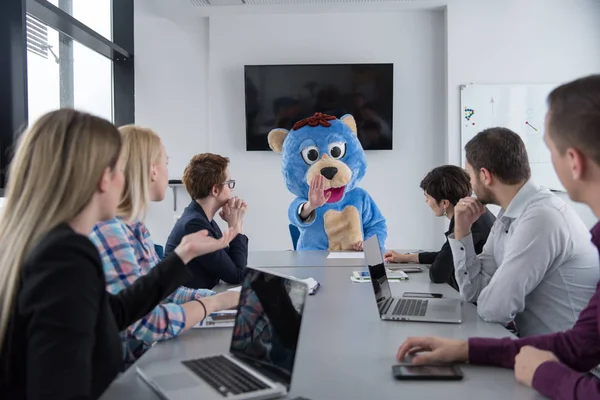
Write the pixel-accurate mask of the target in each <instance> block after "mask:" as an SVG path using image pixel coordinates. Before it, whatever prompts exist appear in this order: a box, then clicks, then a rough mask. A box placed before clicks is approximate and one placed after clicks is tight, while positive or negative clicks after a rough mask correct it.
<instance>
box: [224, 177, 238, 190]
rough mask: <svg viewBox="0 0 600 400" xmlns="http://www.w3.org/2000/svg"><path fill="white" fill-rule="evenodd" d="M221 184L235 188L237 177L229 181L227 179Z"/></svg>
mask: <svg viewBox="0 0 600 400" xmlns="http://www.w3.org/2000/svg"><path fill="white" fill-rule="evenodd" d="M221 185H227V186H229V189H233V188H234V187H235V179H230V180H228V181H225V182H223V183H221Z"/></svg>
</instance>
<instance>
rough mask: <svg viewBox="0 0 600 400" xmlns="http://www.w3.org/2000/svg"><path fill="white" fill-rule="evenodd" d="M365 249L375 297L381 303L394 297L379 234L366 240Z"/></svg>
mask: <svg viewBox="0 0 600 400" xmlns="http://www.w3.org/2000/svg"><path fill="white" fill-rule="evenodd" d="M363 251H364V253H365V260H366V262H367V266H368V267H369V275H370V276H371V284H372V285H373V292H374V293H375V299H376V300H377V304H378V305H380V304H382V303H383V302H384V301H385V300H387V299H389V298H391V297H392V291H391V290H390V283H389V282H388V279H387V275H386V273H385V264H384V263H383V255H382V254H381V248H380V247H379V239H377V235H374V236H371V237H370V238H369V239H367V240H365V242H364V243H363Z"/></svg>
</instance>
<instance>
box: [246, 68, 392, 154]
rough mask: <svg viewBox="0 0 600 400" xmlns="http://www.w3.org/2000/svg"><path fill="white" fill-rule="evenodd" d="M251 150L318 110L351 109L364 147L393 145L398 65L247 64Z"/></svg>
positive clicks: (248, 142)
mask: <svg viewBox="0 0 600 400" xmlns="http://www.w3.org/2000/svg"><path fill="white" fill-rule="evenodd" d="M244 75H245V86H246V89H245V92H246V150H270V148H269V143H268V141H267V135H268V133H269V131H270V130H271V129H274V128H285V129H288V130H291V129H292V126H293V125H294V123H295V122H296V121H299V120H301V119H303V118H307V117H309V116H311V115H313V114H314V113H315V112H322V113H326V114H330V115H334V116H335V117H337V118H340V117H341V116H343V115H344V114H352V115H353V116H354V118H355V119H356V124H357V127H358V138H359V140H360V142H361V144H362V146H363V148H364V149H365V150H391V149H392V126H393V119H392V114H393V113H392V110H393V87H394V65H393V64H310V65H309V64H294V65H246V66H245V67H244Z"/></svg>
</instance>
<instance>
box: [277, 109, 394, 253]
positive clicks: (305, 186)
mask: <svg viewBox="0 0 600 400" xmlns="http://www.w3.org/2000/svg"><path fill="white" fill-rule="evenodd" d="M356 132H357V130H356V122H355V121H354V117H352V115H349V114H347V115H344V116H343V117H342V118H340V119H337V118H335V117H333V116H330V115H326V114H321V113H316V114H315V115H313V116H312V117H310V118H307V119H304V120H301V121H298V122H297V123H296V124H295V125H294V127H293V128H292V130H291V131H288V130H286V129H273V130H272V131H271V132H269V136H268V140H269V146H270V147H271V149H272V150H273V151H275V152H276V153H281V155H282V158H281V168H282V172H283V179H284V181H285V184H286V186H287V188H288V190H289V191H290V192H291V193H293V194H294V195H296V196H297V197H296V199H295V200H294V201H293V202H292V204H290V207H289V210H288V216H289V219H290V222H291V223H292V224H293V225H295V226H297V227H298V228H299V230H300V238H299V239H298V245H297V249H298V250H333V251H341V250H352V249H353V247H354V245H355V244H356V243H358V242H361V241H363V240H366V239H368V238H370V237H371V236H373V235H377V238H378V239H379V245H380V247H381V249H382V251H383V249H384V248H385V240H386V238H387V226H386V221H385V218H384V217H383V215H382V214H381V212H380V211H379V209H378V208H377V205H376V204H375V202H374V201H373V199H372V198H371V196H369V194H368V193H367V192H366V191H365V190H364V189H362V188H359V187H356V185H357V184H358V182H360V180H361V179H362V178H363V177H364V175H365V172H366V170H367V163H366V158H365V152H364V150H363V148H362V146H361V144H360V142H359V140H358V138H357V136H356ZM316 174H321V175H323V176H324V177H325V179H324V181H325V185H324V188H325V189H326V190H325V194H326V195H328V196H329V199H328V200H327V202H326V203H325V204H324V205H322V206H321V207H318V208H316V209H315V210H314V211H312V212H311V214H310V215H309V216H308V217H307V218H306V219H304V220H303V219H302V218H301V217H300V212H301V211H302V207H303V206H304V204H305V203H307V202H308V193H309V183H310V182H311V180H312V179H313V177H314V176H315V175H316Z"/></svg>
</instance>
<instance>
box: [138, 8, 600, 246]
mask: <svg viewBox="0 0 600 400" xmlns="http://www.w3.org/2000/svg"><path fill="white" fill-rule="evenodd" d="M407 3H409V4H402V5H400V4H396V5H390V4H389V3H387V4H348V5H346V4H336V5H331V4H329V5H322V6H321V5H314V4H310V5H304V6H295V7H289V6H266V7H256V6H242V7H203V8H201V10H200V13H201V14H202V15H204V16H201V15H194V12H195V11H194V9H192V8H191V7H190V6H189V2H183V1H182V2H181V3H180V4H179V3H177V2H175V3H169V7H168V8H166V6H164V3H161V2H160V1H148V2H139V1H138V2H135V6H136V25H135V34H136V43H135V45H136V48H135V54H136V120H137V122H138V123H140V124H146V125H149V126H152V127H153V128H155V129H157V130H158V131H159V133H160V134H161V135H162V136H163V138H164V139H165V142H166V146H167V151H168V153H169V156H170V165H169V169H170V171H171V176H173V177H179V176H180V175H181V172H182V170H183V167H184V166H185V164H186V163H187V161H188V160H189V158H190V157H191V156H192V155H193V154H195V153H199V152H204V151H212V152H217V153H222V154H224V155H227V156H230V157H231V159H232V165H231V172H232V175H233V177H234V178H235V179H236V180H237V186H236V190H235V191H236V193H237V194H238V195H240V196H242V197H244V198H246V199H247V200H248V202H249V204H250V205H249V211H248V217H247V223H246V229H247V233H248V234H249V236H250V237H251V240H250V246H251V249H254V250H260V249H286V248H290V247H291V244H290V240H289V234H288V232H287V224H288V222H287V217H286V211H287V207H288V204H289V202H290V201H291V199H292V196H291V195H290V194H289V193H287V191H286V189H285V186H284V185H283V182H282V178H281V173H280V169H279V156H278V155H276V154H273V153H268V152H246V151H245V150H244V149H245V144H244V114H243V109H244V108H243V107H244V92H243V85H242V83H243V75H242V74H243V65H244V64H260V63H265V64H267V63H311V62H313V63H327V62H331V63H335V62H339V63H343V62H394V63H395V108H394V113H395V114H394V123H395V136H394V147H395V149H394V150H393V151H369V152H368V153H367V158H368V161H369V169H368V172H367V175H366V177H365V180H364V181H363V184H362V186H363V187H365V188H366V189H368V190H369V191H370V192H371V194H372V195H373V197H374V198H375V200H376V201H377V203H378V204H379V206H380V207H381V208H382V211H383V213H384V214H385V215H386V216H387V218H388V223H389V227H390V230H389V238H388V242H387V245H388V247H404V248H410V247H412V248H430V247H435V246H438V245H439V244H440V243H441V242H442V240H443V237H442V236H441V231H442V229H443V227H442V224H443V221H441V220H439V219H435V218H434V217H433V216H432V214H431V213H430V212H429V210H428V209H427V208H426V206H425V204H424V202H423V201H422V194H421V192H420V190H419V189H418V183H419V181H420V179H421V178H422V176H423V175H424V174H425V173H426V172H427V170H428V169H430V168H432V167H434V166H436V165H439V164H442V163H445V162H450V163H459V162H460V132H459V90H458V87H459V85H460V84H464V83H469V82H479V83H483V82H486V83H535V82H562V81H566V80H570V79H573V78H576V77H578V76H581V75H585V74H588V73H591V72H597V71H599V70H600V68H599V67H600V44H599V43H598V42H599V41H600V40H599V38H600V24H599V23H598V21H600V3H598V2H596V1H595V0H573V1H562V0H502V1H500V0H498V1H493V0H487V1H481V0H447V2H446V3H448V7H447V9H445V10H444V9H443V8H442V9H440V8H437V9H434V8H432V7H433V6H436V5H438V3H440V2H407ZM419 4H424V6H420V5H419ZM419 7H425V8H426V9H423V10H415V8H419ZM196 12H197V11H196ZM207 15H208V16H207ZM308 23H310V24H311V28H310V29H307V28H306V26H307V24H308ZM323 42H325V43H323ZM319 46H320V47H321V48H323V50H322V51H315V47H319ZM165 49H167V50H166V51H165ZM434 144H435V145H438V144H439V145H441V147H439V148H437V149H434ZM188 201H189V198H188V197H187V195H186V194H185V191H183V190H180V191H179V201H178V205H179V210H178V211H179V212H180V211H181V207H182V206H185V204H186V203H187V202H188ZM578 211H580V213H581V215H582V218H583V219H584V220H585V221H586V223H587V224H588V225H591V223H593V221H594V220H595V219H594V218H593V216H592V215H591V213H589V212H588V211H587V208H585V207H580V208H578ZM173 215H174V212H173V209H172V197H171V193H170V191H169V193H168V194H167V199H166V200H165V202H163V203H162V204H156V205H154V206H153V207H152V208H151V210H150V213H149V216H148V225H149V227H150V229H151V231H152V234H153V237H154V238H155V241H156V242H159V243H162V242H164V240H165V239H166V236H167V235H168V233H169V231H170V229H171V226H172V221H173Z"/></svg>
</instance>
